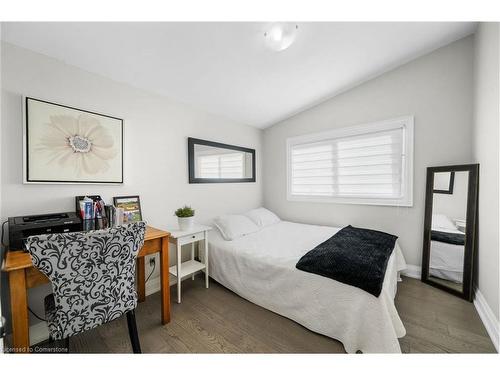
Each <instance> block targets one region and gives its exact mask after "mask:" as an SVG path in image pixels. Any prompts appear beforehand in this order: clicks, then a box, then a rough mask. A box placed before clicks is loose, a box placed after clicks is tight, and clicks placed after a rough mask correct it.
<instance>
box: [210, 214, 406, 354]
mask: <svg viewBox="0 0 500 375" xmlns="http://www.w3.org/2000/svg"><path fill="white" fill-rule="evenodd" d="M339 229H340V228H332V227H324V226H317V225H305V224H297V223H291V222H286V221H282V222H280V223H277V224H274V225H271V226H268V227H265V228H264V229H262V230H260V231H259V232H256V233H252V234H250V235H247V236H244V237H241V238H238V239H236V240H234V241H225V240H224V239H223V238H222V237H221V235H220V233H219V232H218V230H213V231H211V232H210V235H209V247H210V257H209V273H210V276H211V277H213V278H214V279H215V280H217V281H218V282H219V283H221V284H222V285H224V286H225V287H227V288H229V289H231V290H232V291H233V292H235V293H237V294H239V295H240V296H241V297H243V298H245V299H247V300H249V301H251V302H253V303H255V304H257V305H260V306H262V307H264V308H266V309H268V310H271V311H273V312H275V313H278V314H280V315H283V316H286V317H288V318H290V319H292V320H294V321H296V322H298V323H300V324H302V325H303V326H305V327H307V328H309V329H310V330H312V331H315V332H318V333H321V334H323V335H326V336H329V337H332V338H335V339H337V340H339V341H341V342H342V343H343V344H344V348H345V350H346V351H347V352H348V353H355V352H356V351H358V350H361V351H362V352H364V353H400V352H401V349H400V346H399V342H398V337H403V336H404V335H405V334H406V331H405V328H404V326H403V323H402V322H401V319H400V318H399V315H398V313H397V311H396V307H395V306H394V297H395V295H396V289H397V280H398V271H401V270H403V269H405V268H406V263H405V260H404V258H403V254H402V253H401V249H400V248H399V245H398V244H397V243H396V247H395V251H394V252H393V254H392V255H391V257H390V259H389V263H388V265H387V271H386V275H385V279H384V285H383V289H382V293H381V294H380V296H379V297H378V298H377V297H374V296H373V295H371V294H369V293H367V292H365V291H364V290H361V289H359V288H356V287H353V286H350V285H347V284H343V283H340V282H338V281H335V280H332V279H329V278H326V277H323V276H319V275H316V274H312V273H307V272H303V271H300V270H298V269H296V268H295V264H296V263H297V261H298V260H299V259H300V257H301V256H302V255H304V254H305V253H307V252H308V251H309V250H312V249H313V248H314V247H315V246H317V245H319V244H320V243H322V242H323V241H325V240H327V239H328V238H330V237H331V236H333V235H334V234H335V233H336V232H337V231H338V230H339Z"/></svg>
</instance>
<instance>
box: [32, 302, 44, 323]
mask: <svg viewBox="0 0 500 375" xmlns="http://www.w3.org/2000/svg"><path fill="white" fill-rule="evenodd" d="M28 310H29V312H30V313H32V314H33V315H34V316H35V318H37V319H38V320H41V321H44V322H46V321H47V320H46V319H43V318H40V317H39V316H38V315H37V314H36V313H35V312H34V311H33V310H31V308H30V307H29V306H28Z"/></svg>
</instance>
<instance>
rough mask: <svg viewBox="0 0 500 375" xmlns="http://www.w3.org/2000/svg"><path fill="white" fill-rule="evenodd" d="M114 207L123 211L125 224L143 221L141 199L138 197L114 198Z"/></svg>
mask: <svg viewBox="0 0 500 375" xmlns="http://www.w3.org/2000/svg"><path fill="white" fill-rule="evenodd" d="M113 205H114V206H115V207H116V208H122V209H123V223H131V222H135V221H142V210H141V199H140V197H139V196H138V195H126V196H120V197H113Z"/></svg>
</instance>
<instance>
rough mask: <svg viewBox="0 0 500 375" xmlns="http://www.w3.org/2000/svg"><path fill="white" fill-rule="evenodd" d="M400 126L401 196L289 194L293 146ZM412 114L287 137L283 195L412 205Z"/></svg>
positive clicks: (302, 199)
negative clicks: (401, 141)
mask: <svg viewBox="0 0 500 375" xmlns="http://www.w3.org/2000/svg"><path fill="white" fill-rule="evenodd" d="M401 128H402V129H403V155H404V163H403V165H402V169H403V173H402V178H403V189H402V190H403V195H402V197H401V198H376V197H366V198H363V197H325V196H315V195H293V194H292V179H291V176H292V172H291V169H292V162H291V150H292V147H293V146H294V145H300V144H304V143H312V142H321V141H326V140H328V139H332V138H340V137H349V136H357V135H364V134H370V133H376V132H380V131H385V130H395V129H401ZM413 141H414V116H412V115H409V116H402V117H397V118H393V119H389V120H383V121H377V122H371V123H365V124H360V125H353V126H346V127H341V128H336V129H332V130H328V131H324V132H319V133H312V134H305V135H299V136H296V137H290V138H287V139H286V164H287V165H286V189H287V192H286V195H287V200H288V201H292V202H321V203H342V204H357V205H376V206H402V207H412V206H413V153H414V145H413Z"/></svg>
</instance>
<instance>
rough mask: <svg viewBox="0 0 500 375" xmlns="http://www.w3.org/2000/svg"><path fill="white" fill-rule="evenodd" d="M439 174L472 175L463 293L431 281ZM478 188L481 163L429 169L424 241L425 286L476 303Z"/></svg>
mask: <svg viewBox="0 0 500 375" xmlns="http://www.w3.org/2000/svg"><path fill="white" fill-rule="evenodd" d="M435 172H469V181H468V188H467V213H466V223H467V225H466V227H465V247H464V252H465V254H464V270H463V280H462V291H461V292H460V291H458V290H456V289H453V288H450V287H447V286H445V285H443V284H440V283H437V282H435V281H433V280H432V279H429V262H430V245H431V225H432V205H433V193H434V192H435V191H434V173H435ZM478 189H479V164H463V165H450V166H442V167H429V168H427V182H426V193H425V219H424V238H423V250H422V275H421V280H422V282H424V283H427V284H429V285H432V286H435V287H437V288H439V289H442V290H445V291H447V292H450V293H451V294H454V295H456V296H459V297H461V298H463V299H466V300H467V301H469V302H472V299H473V288H472V282H473V277H474V263H475V256H476V246H477V220H478Z"/></svg>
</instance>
